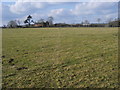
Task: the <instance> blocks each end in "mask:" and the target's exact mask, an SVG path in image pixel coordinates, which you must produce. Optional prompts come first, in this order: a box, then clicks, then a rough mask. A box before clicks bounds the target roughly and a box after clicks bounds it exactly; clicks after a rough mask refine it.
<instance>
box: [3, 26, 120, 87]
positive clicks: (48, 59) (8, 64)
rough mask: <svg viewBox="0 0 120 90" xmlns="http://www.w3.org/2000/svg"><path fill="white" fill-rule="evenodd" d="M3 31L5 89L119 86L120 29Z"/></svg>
mask: <svg viewBox="0 0 120 90" xmlns="http://www.w3.org/2000/svg"><path fill="white" fill-rule="evenodd" d="M2 32H3V40H2V41H3V42H2V44H3V55H2V63H3V82H2V85H3V87H7V88H8V87H12V88H33V87H36V88H40V87H56V88H57V87H74V88H86V87H89V88H104V87H107V88H117V87H118V28H90V27H89V28H26V29H25V28H20V29H18V28H17V29H3V31H2Z"/></svg>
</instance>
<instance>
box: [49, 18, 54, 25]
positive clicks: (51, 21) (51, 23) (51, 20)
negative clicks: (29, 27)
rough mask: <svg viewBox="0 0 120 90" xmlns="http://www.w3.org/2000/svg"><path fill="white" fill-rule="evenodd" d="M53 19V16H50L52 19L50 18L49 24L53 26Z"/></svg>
mask: <svg viewBox="0 0 120 90" xmlns="http://www.w3.org/2000/svg"><path fill="white" fill-rule="evenodd" d="M53 20H54V19H53V17H52V16H50V17H48V22H49V25H53Z"/></svg>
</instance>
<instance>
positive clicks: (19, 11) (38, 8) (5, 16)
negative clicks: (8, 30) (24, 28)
mask: <svg viewBox="0 0 120 90" xmlns="http://www.w3.org/2000/svg"><path fill="white" fill-rule="evenodd" d="M0 10H1V9H0ZM1 11H2V23H3V24H7V22H8V21H10V20H21V21H22V22H23V21H24V20H25V19H26V17H27V16H28V15H31V16H32V17H33V20H34V21H36V20H39V19H41V18H43V19H45V20H46V19H47V17H49V16H53V18H54V23H58V22H60V23H81V22H82V21H84V20H89V21H90V22H96V21H97V18H101V19H102V20H101V22H106V21H107V20H108V19H110V18H113V19H115V18H117V17H118V3H117V2H94V0H92V2H44V3H43V2H21V1H20V0H18V1H14V2H3V3H2V10H1Z"/></svg>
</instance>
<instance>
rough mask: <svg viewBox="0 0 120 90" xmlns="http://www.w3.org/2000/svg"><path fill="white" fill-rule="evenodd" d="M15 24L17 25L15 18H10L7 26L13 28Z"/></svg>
mask: <svg viewBox="0 0 120 90" xmlns="http://www.w3.org/2000/svg"><path fill="white" fill-rule="evenodd" d="M17 26H18V24H17V22H16V20H11V21H9V22H8V24H7V27H9V28H15V27H17Z"/></svg>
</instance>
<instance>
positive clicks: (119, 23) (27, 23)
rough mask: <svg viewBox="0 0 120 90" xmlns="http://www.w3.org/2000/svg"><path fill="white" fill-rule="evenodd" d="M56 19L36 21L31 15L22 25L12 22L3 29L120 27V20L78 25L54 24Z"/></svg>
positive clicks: (49, 18) (17, 21) (99, 19)
mask: <svg viewBox="0 0 120 90" xmlns="http://www.w3.org/2000/svg"><path fill="white" fill-rule="evenodd" d="M53 20H54V18H53V17H52V16H50V17H48V18H47V20H44V19H42V18H41V19H39V20H38V21H34V20H33V18H32V16H31V15H28V16H27V18H26V19H25V20H24V22H23V23H24V24H23V25H22V24H21V22H20V21H19V20H11V21H9V22H8V24H7V25H6V26H5V25H4V26H3V28H6V27H8V28H30V27H32V28H34V27H119V26H120V19H115V20H112V18H110V19H108V20H107V22H106V23H101V21H102V19H101V18H97V20H96V21H97V23H90V22H89V21H88V20H84V21H82V22H81V23H78V24H66V23H55V24H53Z"/></svg>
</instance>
